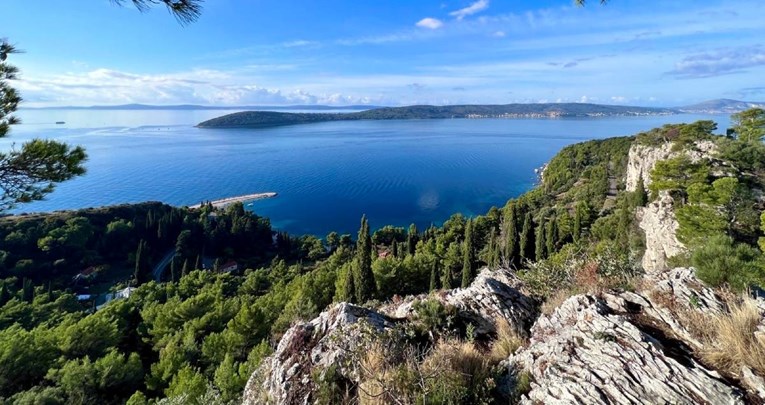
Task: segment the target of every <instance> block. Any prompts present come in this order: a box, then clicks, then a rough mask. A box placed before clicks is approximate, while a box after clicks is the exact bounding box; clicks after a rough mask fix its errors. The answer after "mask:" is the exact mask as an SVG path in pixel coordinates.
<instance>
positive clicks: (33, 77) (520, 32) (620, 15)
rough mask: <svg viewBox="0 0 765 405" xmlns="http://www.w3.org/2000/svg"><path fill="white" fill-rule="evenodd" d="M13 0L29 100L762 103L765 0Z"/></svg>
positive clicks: (1, 17)
mask: <svg viewBox="0 0 765 405" xmlns="http://www.w3.org/2000/svg"><path fill="white" fill-rule="evenodd" d="M590 3H591V4H589V5H588V6H587V7H585V8H577V7H574V6H573V4H572V1H571V0H534V1H516V0H439V1H430V0H416V1H414V0H376V1H366V0H362V1H360V0H355V1H350V0H348V1H345V0H321V1H318V0H314V1H310V0H301V1H285V0H279V1H275V0H208V1H206V2H205V4H204V11H203V15H202V17H201V18H200V20H199V21H197V22H195V23H192V24H190V25H188V26H180V25H179V24H177V23H176V21H175V20H174V19H173V18H172V17H171V16H169V15H168V13H167V11H166V10H165V9H164V8H156V9H153V10H152V11H150V12H148V13H145V14H140V13H139V12H137V11H136V10H135V9H133V8H130V7H125V8H120V7H116V6H113V5H112V4H111V3H110V2H109V1H108V0H87V1H85V0H77V1H53V0H3V12H2V13H0V37H7V38H8V39H9V40H10V41H11V42H12V43H15V44H17V45H18V46H19V47H20V48H22V49H23V50H25V51H26V53H25V54H22V55H16V56H14V57H13V59H12V62H13V63H14V64H16V65H17V66H19V67H20V68H21V69H22V72H23V74H22V80H21V81H19V82H18V83H16V85H17V87H19V88H20V89H21V91H22V95H23V96H24V98H25V99H26V101H27V104H26V105H27V106H57V105H108V104H124V103H147V104H181V103H190V104H206V105H284V104H335V105H347V104H376V105H407V104H422V103H427V104H455V103H513V102H563V101H565V102H568V101H575V102H594V103H603V104H633V105H662V106H673V105H684V104H689V103H695V102H698V101H702V100H707V99H713V98H736V99H744V100H753V101H760V100H765V79H763V78H765V34H763V31H765V21H764V20H763V19H762V12H763V3H762V0H724V1H722V0H720V1H713V0H710V1H701V0H672V1H645V0H610V1H609V3H608V5H606V6H600V5H598V4H597V2H596V1H595V0H590Z"/></svg>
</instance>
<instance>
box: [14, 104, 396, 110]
mask: <svg viewBox="0 0 765 405" xmlns="http://www.w3.org/2000/svg"><path fill="white" fill-rule="evenodd" d="M370 108H381V107H380V106H373V105H345V106H334V105H279V106H273V105H268V106H252V105H250V106H241V105H240V106H208V105H197V104H179V105H148V104H122V105H95V106H86V107H83V106H65V107H39V108H33V107H28V108H25V109H27V110H315V111H334V110H368V109H370Z"/></svg>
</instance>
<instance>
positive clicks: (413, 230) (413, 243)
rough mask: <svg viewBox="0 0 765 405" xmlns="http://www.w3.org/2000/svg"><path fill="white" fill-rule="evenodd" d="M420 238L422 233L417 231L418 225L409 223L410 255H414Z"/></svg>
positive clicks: (407, 241)
mask: <svg viewBox="0 0 765 405" xmlns="http://www.w3.org/2000/svg"><path fill="white" fill-rule="evenodd" d="M419 239H420V235H419V233H417V225H415V224H411V225H409V231H408V232H407V233H406V249H407V253H408V254H409V255H410V256H412V255H414V253H415V250H416V249H417V242H418V241H419Z"/></svg>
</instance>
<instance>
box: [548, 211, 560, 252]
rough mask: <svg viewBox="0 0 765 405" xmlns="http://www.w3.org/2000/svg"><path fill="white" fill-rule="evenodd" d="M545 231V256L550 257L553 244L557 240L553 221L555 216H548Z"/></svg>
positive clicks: (553, 249)
mask: <svg viewBox="0 0 765 405" xmlns="http://www.w3.org/2000/svg"><path fill="white" fill-rule="evenodd" d="M546 232H547V234H546V235H545V242H546V244H547V257H550V256H552V255H553V253H555V245H556V244H557V241H558V228H557V226H556V223H555V218H550V220H549V221H548V222H547V229H546Z"/></svg>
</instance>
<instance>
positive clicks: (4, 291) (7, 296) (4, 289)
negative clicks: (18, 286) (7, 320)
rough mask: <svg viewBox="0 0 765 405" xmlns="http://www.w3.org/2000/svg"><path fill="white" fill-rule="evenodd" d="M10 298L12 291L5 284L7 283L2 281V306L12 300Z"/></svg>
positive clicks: (0, 304)
mask: <svg viewBox="0 0 765 405" xmlns="http://www.w3.org/2000/svg"><path fill="white" fill-rule="evenodd" d="M10 299H11V293H10V292H9V291H8V287H7V286H6V285H5V283H3V282H0V307H2V306H3V305H5V303H6V302H8V301H10Z"/></svg>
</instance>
